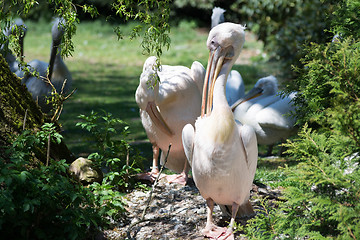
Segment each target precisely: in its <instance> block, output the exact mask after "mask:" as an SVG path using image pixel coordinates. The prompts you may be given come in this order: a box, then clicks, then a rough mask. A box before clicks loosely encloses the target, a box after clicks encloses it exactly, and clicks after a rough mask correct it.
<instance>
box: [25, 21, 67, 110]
mask: <svg viewBox="0 0 360 240" xmlns="http://www.w3.org/2000/svg"><path fill="white" fill-rule="evenodd" d="M62 21H63V20H62V19H61V18H57V19H56V20H55V21H54V24H53V27H52V31H51V32H52V47H51V55H50V61H49V63H46V62H43V61H40V60H37V59H35V60H32V61H31V62H29V66H30V69H32V70H36V71H37V72H38V73H39V77H36V76H33V75H28V76H24V77H23V79H22V83H24V84H26V87H27V89H28V90H29V92H30V93H31V94H32V97H33V99H34V100H35V101H37V102H38V103H39V105H40V107H41V109H42V110H43V111H44V112H48V111H49V110H50V109H51V106H49V105H48V104H46V100H45V97H46V96H49V95H50V94H51V92H52V87H51V86H50V85H49V84H48V83H47V82H46V81H45V79H46V78H47V76H49V80H50V81H51V83H52V84H53V85H54V87H55V89H56V91H57V92H58V93H61V90H63V93H66V92H68V91H69V89H70V87H71V84H72V76H71V73H70V71H69V70H68V68H67V66H66V65H65V63H64V61H63V59H62V57H61V54H60V47H59V46H60V44H61V39H62V36H63V35H64V28H63V23H62ZM48 72H49V73H48ZM65 80H66V84H65V86H64V89H62V88H63V84H64V81H65Z"/></svg>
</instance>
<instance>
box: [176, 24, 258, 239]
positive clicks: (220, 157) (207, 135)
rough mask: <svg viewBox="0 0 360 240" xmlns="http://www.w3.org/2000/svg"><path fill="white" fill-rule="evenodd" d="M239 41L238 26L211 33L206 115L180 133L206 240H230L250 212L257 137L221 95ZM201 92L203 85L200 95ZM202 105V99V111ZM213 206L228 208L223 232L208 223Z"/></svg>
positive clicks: (240, 29)
mask: <svg viewBox="0 0 360 240" xmlns="http://www.w3.org/2000/svg"><path fill="white" fill-rule="evenodd" d="M244 42H245V33H244V27H243V26H241V25H239V24H233V23H223V24H220V25H218V26H216V27H214V28H213V29H212V30H211V31H210V33H209V37H208V40H207V46H208V48H209V50H210V52H211V56H210V57H209V62H208V67H207V72H206V78H205V83H206V82H207V78H208V77H209V76H210V80H209V90H208V92H209V94H208V99H207V101H206V102H207V105H208V106H207V108H206V109H207V113H206V115H204V114H203V110H202V114H201V116H200V117H199V118H198V119H197V120H196V122H195V128H194V127H193V126H192V125H190V124H188V125H186V126H185V127H184V129H183V145H184V149H185V153H186V156H187V157H188V160H189V162H190V163H191V166H192V174H193V178H194V181H195V184H196V186H197V188H198V189H199V191H200V193H201V195H202V196H203V197H204V198H205V199H206V202H207V206H208V215H207V223H206V227H205V229H204V230H203V234H204V235H205V236H208V237H214V238H217V237H219V236H222V237H224V238H226V237H230V238H231V237H233V234H232V227H233V225H234V221H235V217H236V214H237V213H238V214H239V215H249V214H252V213H253V209H252V207H251V204H250V203H249V201H248V200H249V196H250V189H251V187H252V182H253V178H254V175H255V171H256V165H257V153H258V152H257V142H256V135H255V132H254V130H253V129H252V128H251V127H249V126H247V125H241V124H238V123H236V122H235V119H234V116H233V113H232V111H231V108H230V106H229V105H228V103H227V100H226V96H225V88H226V87H225V86H226V80H227V77H228V74H229V72H230V70H231V67H232V66H233V64H234V62H235V60H236V59H237V57H238V56H239V54H240V52H241V49H242V46H243V44H244ZM212 79H214V80H212ZM206 88H207V86H206V84H204V89H205V90H204V92H205V93H206V91H207V90H206ZM204 92H203V93H204ZM204 106H205V101H204V100H203V104H202V109H205V108H204ZM211 109H212V110H211ZM214 202H216V203H218V204H221V205H230V206H232V213H231V216H232V217H231V222H230V227H229V229H228V230H224V229H221V228H218V227H217V226H215V224H214V223H213V220H212V211H213V207H214ZM238 210H239V212H238Z"/></svg>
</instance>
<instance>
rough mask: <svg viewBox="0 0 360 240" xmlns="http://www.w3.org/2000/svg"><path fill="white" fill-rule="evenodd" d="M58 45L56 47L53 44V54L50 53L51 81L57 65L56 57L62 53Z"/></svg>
mask: <svg viewBox="0 0 360 240" xmlns="http://www.w3.org/2000/svg"><path fill="white" fill-rule="evenodd" d="M58 49H59V48H58V45H55V44H54V43H53V45H52V47H51V53H50V61H49V80H50V81H51V77H52V73H53V71H54V65H55V59H56V56H57V55H58V54H59V55H60V53H58Z"/></svg>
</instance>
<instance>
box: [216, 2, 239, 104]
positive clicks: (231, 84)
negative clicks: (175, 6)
mask: <svg viewBox="0 0 360 240" xmlns="http://www.w3.org/2000/svg"><path fill="white" fill-rule="evenodd" d="M225 12H226V10H225V9H222V8H219V7H214V8H213V10H212V15H211V28H213V27H215V26H217V25H219V24H220V23H223V22H225V17H224V13H225ZM244 96H245V84H244V81H243V79H242V77H241V75H240V73H239V72H238V71H236V70H232V71H231V72H230V73H229V76H228V79H227V81H226V99H227V101H228V103H229V105H230V106H231V105H233V104H234V103H235V102H236V101H237V100H238V99H240V98H243V97H244Z"/></svg>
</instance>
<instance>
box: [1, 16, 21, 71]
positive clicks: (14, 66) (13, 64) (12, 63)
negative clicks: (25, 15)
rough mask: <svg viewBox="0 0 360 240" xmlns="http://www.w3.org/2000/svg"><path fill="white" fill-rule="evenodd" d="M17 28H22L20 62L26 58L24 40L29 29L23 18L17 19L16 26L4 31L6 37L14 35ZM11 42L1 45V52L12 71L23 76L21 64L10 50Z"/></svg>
mask: <svg viewBox="0 0 360 240" xmlns="http://www.w3.org/2000/svg"><path fill="white" fill-rule="evenodd" d="M15 28H20V36H19V44H20V60H21V61H22V60H23V56H24V38H25V35H26V31H27V27H26V25H25V23H24V22H23V20H22V19H21V18H16V19H15V20H14V24H13V25H12V26H10V27H9V28H7V29H4V31H3V33H4V35H5V36H6V37H10V35H12V34H14V32H15V30H16V29H15ZM8 44H9V41H8V40H7V41H6V43H5V44H3V45H1V48H0V51H1V53H2V54H3V56H4V58H5V60H6V61H7V63H8V64H9V67H10V70H11V71H12V72H13V73H15V74H16V75H17V76H18V77H21V76H22V75H23V73H22V71H21V69H20V68H19V62H18V61H16V57H15V56H14V55H13V54H12V53H11V50H10V49H8Z"/></svg>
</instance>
